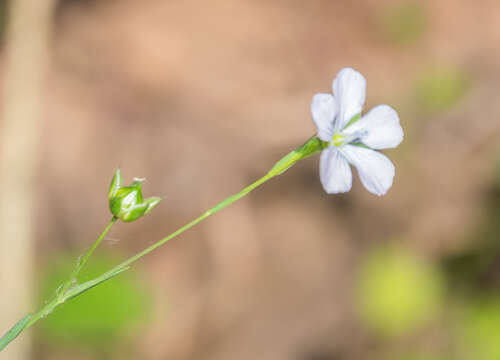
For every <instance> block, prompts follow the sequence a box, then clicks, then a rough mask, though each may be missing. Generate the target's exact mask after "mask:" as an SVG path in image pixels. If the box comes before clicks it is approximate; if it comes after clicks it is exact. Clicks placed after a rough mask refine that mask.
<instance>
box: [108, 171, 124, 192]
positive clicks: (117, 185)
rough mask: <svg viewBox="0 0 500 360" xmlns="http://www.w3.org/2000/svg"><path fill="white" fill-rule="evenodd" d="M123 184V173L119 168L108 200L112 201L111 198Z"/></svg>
mask: <svg viewBox="0 0 500 360" xmlns="http://www.w3.org/2000/svg"><path fill="white" fill-rule="evenodd" d="M121 184H122V172H121V170H120V168H118V169H116V172H115V175H114V176H113V179H112V180H111V184H110V185H109V193H108V199H111V197H113V196H115V194H116V192H117V191H118V189H119V188H120V186H121Z"/></svg>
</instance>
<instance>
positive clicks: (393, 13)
mask: <svg viewBox="0 0 500 360" xmlns="http://www.w3.org/2000/svg"><path fill="white" fill-rule="evenodd" d="M427 23H428V21H427V14H426V12H425V8H424V6H423V4H421V3H420V2H417V1H408V2H402V3H397V4H391V5H387V6H386V7H385V8H383V9H382V11H381V13H380V16H379V20H378V24H379V28H380V31H381V32H382V35H383V37H384V38H385V39H386V40H387V41H389V42H392V43H396V44H407V43H411V42H413V41H415V40H416V39H418V38H419V37H420V36H421V35H422V34H423V33H424V31H425V29H426V28H427Z"/></svg>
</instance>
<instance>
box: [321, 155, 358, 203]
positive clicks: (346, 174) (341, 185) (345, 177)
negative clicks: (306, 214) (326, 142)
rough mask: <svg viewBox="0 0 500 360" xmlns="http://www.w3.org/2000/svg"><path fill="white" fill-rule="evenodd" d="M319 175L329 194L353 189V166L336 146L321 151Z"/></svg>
mask: <svg viewBox="0 0 500 360" xmlns="http://www.w3.org/2000/svg"><path fill="white" fill-rule="evenodd" d="M319 177H320V179H321V184H322V185H323V188H324V189H325V191H326V192H327V193H328V194H336V193H344V192H348V191H349V190H351V186H352V172H351V168H350V166H349V163H348V162H347V160H346V159H345V158H344V156H343V155H342V154H341V153H340V152H339V151H338V150H337V148H336V147H334V146H331V147H329V148H327V149H325V150H323V152H322V153H321V158H320V162H319Z"/></svg>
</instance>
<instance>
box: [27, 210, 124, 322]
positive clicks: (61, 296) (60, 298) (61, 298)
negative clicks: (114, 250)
mask: <svg viewBox="0 0 500 360" xmlns="http://www.w3.org/2000/svg"><path fill="white" fill-rule="evenodd" d="M117 220H118V218H117V217H115V216H113V218H112V219H111V221H110V222H109V224H108V225H107V226H106V228H105V229H104V230H103V232H102V233H101V235H99V237H98V238H97V239H96V241H95V242H94V244H93V245H92V247H91V248H90V249H89V250H88V251H87V252H86V253H85V255H83V257H81V259H80V260H79V261H78V264H77V265H76V267H75V268H74V270H73V272H72V273H71V275H70V277H69V278H68V280H67V281H66V282H65V283H64V284H63V285H62V287H61V288H60V289H59V290H58V292H57V295H56V297H55V298H54V299H52V301H50V302H48V303H47V304H46V305H45V306H44V307H43V308H42V309H41V310H40V311H38V312H37V313H36V314H34V315H33V316H32V317H31V318H30V320H29V321H28V322H27V323H26V326H25V329H27V328H29V327H30V326H31V325H33V324H34V323H36V322H37V321H38V320H40V319H41V318H43V317H44V316H46V315H48V314H49V313H51V312H52V310H54V308H55V307H56V306H58V305H60V304H62V303H63V302H65V301H66V295H67V293H68V289H69V288H70V287H71V285H72V284H73V282H74V281H75V280H76V278H77V276H78V274H79V273H80V271H81V270H82V269H83V268H84V266H85V264H86V263H87V261H88V260H89V258H90V256H91V255H92V254H93V253H94V251H95V249H97V247H98V246H99V244H100V243H101V242H102V240H103V239H104V237H105V236H106V234H107V233H108V232H109V230H111V227H112V226H113V225H114V224H115V223H116V221H117Z"/></svg>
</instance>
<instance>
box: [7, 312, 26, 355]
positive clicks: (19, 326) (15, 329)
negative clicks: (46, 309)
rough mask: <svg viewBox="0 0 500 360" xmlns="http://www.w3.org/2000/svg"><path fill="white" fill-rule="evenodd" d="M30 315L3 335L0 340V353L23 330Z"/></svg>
mask: <svg viewBox="0 0 500 360" xmlns="http://www.w3.org/2000/svg"><path fill="white" fill-rule="evenodd" d="M32 316H33V315H32V314H28V315H26V316H25V317H23V318H22V319H21V320H19V321H18V322H17V323H16V324H15V325H14V326H13V327H12V328H11V329H10V330H9V331H7V332H6V333H5V335H4V336H2V338H1V339H0V351H2V350H3V349H4V348H5V347H6V346H7V345H8V344H9V343H10V342H11V341H12V340H14V339H15V338H16V337H17V335H19V334H20V333H21V332H22V331H23V330H24V327H25V326H26V324H27V323H28V321H30V319H31V317H32Z"/></svg>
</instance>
